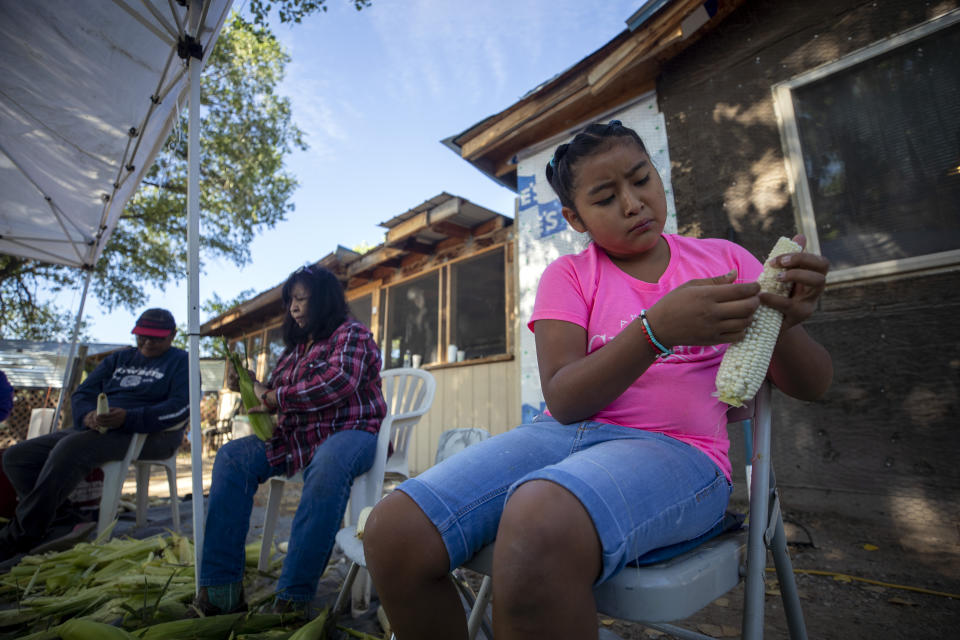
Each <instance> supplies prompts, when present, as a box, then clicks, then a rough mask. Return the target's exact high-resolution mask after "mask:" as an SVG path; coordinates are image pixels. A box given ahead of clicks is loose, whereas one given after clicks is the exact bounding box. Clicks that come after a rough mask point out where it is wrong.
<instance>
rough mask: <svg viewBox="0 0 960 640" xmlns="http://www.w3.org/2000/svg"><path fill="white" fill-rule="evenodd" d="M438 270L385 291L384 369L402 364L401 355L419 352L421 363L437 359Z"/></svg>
mask: <svg viewBox="0 0 960 640" xmlns="http://www.w3.org/2000/svg"><path fill="white" fill-rule="evenodd" d="M438 274H439V271H433V272H432V273H429V274H427V275H425V276H421V277H419V278H416V279H415V280H410V281H408V282H405V283H403V284H399V285H396V286H393V287H390V289H389V290H388V291H387V313H388V314H389V318H388V319H387V331H388V335H387V339H386V340H385V341H384V345H383V347H384V350H385V351H386V364H385V365H384V367H385V368H388V369H389V368H393V367H402V366H403V357H404V355H405V354H407V353H408V352H409V354H410V355H411V356H413V355H417V354H419V355H420V356H421V362H422V363H423V364H427V363H430V362H437V360H438V359H439V358H438V357H437V338H438V335H437V334H438V331H437V313H438V305H439V290H440V282H439V275H438Z"/></svg>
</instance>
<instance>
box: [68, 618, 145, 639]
mask: <svg viewBox="0 0 960 640" xmlns="http://www.w3.org/2000/svg"><path fill="white" fill-rule="evenodd" d="M57 633H58V634H60V637H61V638H63V640H87V639H90V638H97V640H134V637H133V636H132V635H130V634H129V633H127V632H126V631H125V630H123V629H121V628H119V627H114V626H113V625H109V624H104V623H102V622H95V621H93V620H88V619H86V618H70V619H69V620H67V621H66V622H64V623H63V624H61V625H60V626H59V627H58V628H57Z"/></svg>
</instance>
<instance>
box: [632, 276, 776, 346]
mask: <svg viewBox="0 0 960 640" xmlns="http://www.w3.org/2000/svg"><path fill="white" fill-rule="evenodd" d="M736 278H737V273H736V271H731V272H730V273H726V274H724V275H720V276H716V277H713V278H699V279H696V280H690V281H689V282H686V283H684V284H683V285H681V286H679V287H677V288H676V289H674V290H673V291H671V292H670V293H668V294H667V295H665V296H663V298H661V299H660V300H659V301H658V302H657V303H656V304H655V305H653V307H651V308H650V310H649V311H647V317H648V318H649V320H650V325H651V326H652V328H653V331H654V332H655V333H656V336H657V338H658V339H659V340H660V341H661V342H663V343H664V344H665V345H667V346H668V347H674V346H677V345H714V344H726V343H730V342H736V341H738V340H740V339H741V338H743V335H744V332H745V331H746V330H747V327H749V326H750V320H751V318H752V317H753V313H754V311H756V310H757V307H759V306H760V298H759V297H758V296H757V294H758V293H759V291H760V285H758V284H757V283H755V282H741V283H737V282H735V281H736Z"/></svg>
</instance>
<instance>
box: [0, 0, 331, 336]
mask: <svg viewBox="0 0 960 640" xmlns="http://www.w3.org/2000/svg"><path fill="white" fill-rule="evenodd" d="M286 3H289V4H291V5H295V6H299V5H302V4H315V3H301V2H297V1H296V0H287V2H286ZM286 3H284V4H286ZM321 4H322V3H321ZM288 62H289V56H288V55H287V54H286V52H285V51H284V50H283V49H282V47H281V46H280V44H279V42H278V41H277V39H276V38H275V37H274V36H273V34H272V33H271V32H270V31H269V30H267V29H266V28H264V27H262V26H260V25H258V24H256V23H255V22H253V21H248V20H245V19H243V18H242V17H240V16H239V15H237V14H234V15H233V16H232V17H231V19H230V20H228V22H227V23H226V24H225V25H224V28H223V31H222V33H221V35H220V38H219V40H218V42H217V44H216V47H215V49H214V51H213V52H212V53H211V55H210V58H209V61H208V63H207V65H206V67H205V68H204V73H203V76H202V77H203V88H202V101H203V105H202V106H203V109H202V111H201V132H200V139H201V143H200V149H201V153H202V157H201V161H200V167H201V179H200V187H201V194H200V210H201V239H200V244H201V250H202V252H203V255H204V256H205V257H207V258H210V257H214V258H221V259H227V260H230V261H231V262H233V263H235V264H237V265H238V266H242V265H244V264H246V263H247V262H248V261H249V258H250V253H249V249H248V246H249V244H250V242H251V240H252V239H253V237H254V236H255V234H256V233H258V232H259V231H261V230H263V229H266V228H270V227H272V226H274V225H275V224H277V223H278V222H280V221H281V220H283V219H284V217H285V215H286V214H287V213H288V212H289V211H290V210H291V209H292V208H293V205H292V204H291V203H290V197H291V196H292V194H293V192H294V190H295V188H296V186H297V182H296V179H295V178H294V176H293V175H292V174H290V173H289V172H287V171H286V170H285V168H284V159H285V158H286V156H287V155H288V154H289V153H290V152H291V151H293V150H294V149H306V148H307V147H306V144H305V142H304V136H303V133H302V132H301V131H300V129H299V128H298V127H297V126H296V125H295V124H294V123H293V121H292V118H291V110H290V100H289V99H288V98H286V97H284V96H281V95H279V94H278V93H277V86H278V85H279V83H280V81H281V80H282V79H283V75H284V69H285V66H286V64H287V63H288ZM186 128H187V120H186V115H185V114H182V115H181V118H180V120H179V123H178V124H177V126H175V127H174V130H173V131H172V133H171V134H170V137H169V139H168V140H167V142H166V144H165V145H164V147H163V149H162V151H161V152H160V153H159V154H158V156H157V158H156V160H155V162H154V165H153V166H152V167H151V169H150V170H149V172H148V173H147V175H146V177H145V179H144V181H143V183H142V184H141V185H140V188H139V190H138V191H137V193H136V194H135V195H134V196H133V197H132V198H131V199H130V201H129V202H128V203H127V206H126V208H125V210H124V213H123V215H122V216H121V218H120V221H119V223H118V225H117V228H116V231H115V232H114V233H113V235H112V236H111V237H110V240H109V241H108V243H107V246H106V247H105V248H104V252H103V255H102V257H101V259H100V261H99V262H98V263H97V265H96V268H95V273H94V279H93V282H92V285H91V289H92V290H93V292H94V294H95V295H96V296H97V298H98V299H99V301H100V303H101V305H102V306H104V307H106V308H108V309H113V308H116V307H125V308H128V309H131V310H135V309H137V308H138V307H140V306H141V305H142V304H143V303H144V301H145V293H144V286H145V285H152V286H154V287H157V288H160V289H163V288H164V287H165V285H166V284H167V283H168V282H171V281H174V280H180V279H183V278H184V277H186V259H187V255H186V250H187V239H186V209H187V206H186V192H187V130H186ZM82 277H83V276H82V274H79V273H78V272H77V271H76V270H74V269H71V268H69V267H64V266H59V265H48V264H41V263H38V262H36V261H33V260H28V259H24V258H18V257H15V256H7V255H4V256H0V337H2V338H14V337H16V338H30V339H51V338H63V337H65V336H67V335H68V334H69V331H70V329H71V325H72V323H71V320H70V314H69V312H64V311H63V310H61V309H60V308H59V307H58V306H57V305H56V303H55V302H51V301H50V300H49V294H55V293H57V292H58V291H61V290H63V289H64V288H66V287H69V286H73V285H74V283H76V282H77V281H79V280H80V279H81V278H82ZM41 294H42V295H41ZM43 298H46V301H44V300H43Z"/></svg>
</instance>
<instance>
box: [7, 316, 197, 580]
mask: <svg viewBox="0 0 960 640" xmlns="http://www.w3.org/2000/svg"><path fill="white" fill-rule="evenodd" d="M133 333H134V334H135V335H136V336H137V346H136V348H134V347H130V348H128V349H121V350H118V351H115V352H113V353H111V354H110V355H108V356H107V357H106V358H104V360H103V362H101V363H100V365H99V366H97V368H96V369H94V370H93V371H92V372H91V373H90V375H88V376H87V378H86V380H84V381H83V382H82V383H81V384H80V386H79V387H77V390H76V391H75V392H74V393H73V395H72V396H71V402H72V407H73V421H74V424H73V428H65V429H62V430H60V431H54V432H53V433H49V434H47V435H44V436H39V437H36V438H31V439H30V440H26V441H24V442H21V443H18V444H16V445H14V446H12V447H10V448H9V449H7V450H6V451H5V452H4V454H3V470H4V472H5V473H6V475H7V477H8V478H9V479H10V482H11V484H13V486H14V489H16V492H17V496H18V498H19V503H18V505H17V510H16V514H15V516H14V517H13V519H12V520H11V521H10V522H9V523H8V524H7V525H6V526H5V527H3V528H2V529H0V561H3V560H6V559H8V558H11V557H13V556H15V555H17V554H19V553H23V552H27V551H29V550H31V549H33V548H34V547H35V546H37V545H38V544H40V543H42V542H44V539H45V538H46V537H47V536H49V535H50V533H51V532H50V528H51V525H52V524H53V523H54V521H55V520H56V517H57V509H58V508H59V507H60V506H61V505H63V504H64V502H65V501H66V500H67V497H68V496H69V495H70V492H71V491H72V490H73V489H74V487H76V486H77V484H79V482H80V480H82V479H83V478H84V477H86V475H87V474H88V473H89V472H90V471H91V470H93V469H95V468H97V467H100V466H101V465H103V464H104V463H105V462H109V461H111V460H122V459H123V456H124V454H125V453H126V451H127V447H128V446H129V445H130V439H131V438H132V437H133V436H132V434H134V433H149V434H151V435H150V437H148V438H147V440H146V442H145V444H144V446H143V451H142V452H141V453H140V457H141V458H143V459H147V460H156V459H163V458H168V457H170V456H171V455H172V454H173V452H174V451H176V450H177V448H178V447H179V446H180V442H181V441H182V440H183V428H181V429H176V430H173V431H167V429H170V428H171V427H174V426H177V425H179V424H183V425H184V427H185V426H186V419H187V416H188V415H189V396H190V391H189V385H188V384H187V382H188V369H187V353H186V352H185V351H184V350H183V349H177V348H176V347H173V346H172V344H173V338H174V336H175V335H176V333H177V325H176V323H175V322H174V320H173V315H172V314H171V313H170V312H169V311H167V310H166V309H147V310H146V311H144V312H143V314H141V316H140V318H139V319H138V320H137V324H136V326H135V327H134V329H133ZM101 393H105V394H106V395H107V401H108V403H109V407H110V411H109V413H106V414H103V415H97V396H98V395H99V394H101ZM89 531H90V528H89V527H88V528H86V531H85V532H84V533H89Z"/></svg>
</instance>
